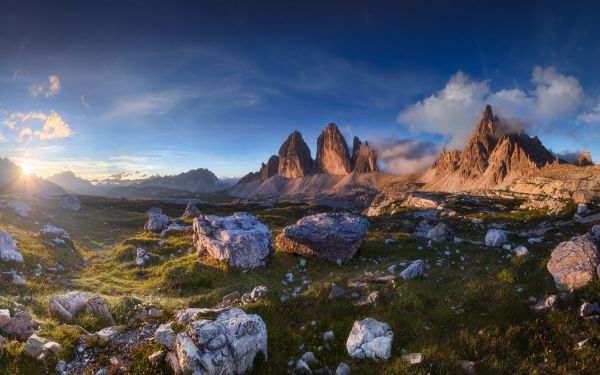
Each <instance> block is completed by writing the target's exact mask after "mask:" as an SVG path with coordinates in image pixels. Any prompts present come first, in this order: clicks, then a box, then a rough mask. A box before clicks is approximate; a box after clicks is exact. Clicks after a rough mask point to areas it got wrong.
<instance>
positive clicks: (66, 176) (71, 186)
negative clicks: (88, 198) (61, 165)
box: [46, 171, 108, 195]
mask: <svg viewBox="0 0 600 375" xmlns="http://www.w3.org/2000/svg"><path fill="white" fill-rule="evenodd" d="M46 179H47V180H48V181H51V182H53V183H55V184H56V185H58V186H60V187H62V188H63V189H64V190H65V191H66V192H67V193H69V194H81V195H105V194H106V192H107V190H108V189H107V188H106V187H102V186H96V185H94V184H92V183H91V182H89V181H88V180H86V179H83V178H81V177H78V176H76V175H75V173H73V172H71V171H66V172H61V173H57V174H55V175H53V176H50V177H47V178H46Z"/></svg>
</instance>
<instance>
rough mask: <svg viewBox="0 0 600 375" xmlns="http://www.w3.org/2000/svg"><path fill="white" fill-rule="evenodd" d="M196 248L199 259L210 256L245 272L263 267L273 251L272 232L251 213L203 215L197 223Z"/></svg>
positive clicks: (195, 225) (195, 233)
mask: <svg viewBox="0 0 600 375" xmlns="http://www.w3.org/2000/svg"><path fill="white" fill-rule="evenodd" d="M193 227H194V244H195V246H196V250H197V252H198V254H199V255H202V254H208V255H209V256H210V257H211V258H213V259H216V260H219V261H227V262H228V263H229V264H230V265H231V266H233V267H238V268H242V269H248V268H256V267H259V266H262V265H264V263H265V258H266V257H267V256H268V255H269V250H270V248H271V246H272V245H271V231H270V230H269V228H267V226H266V225H264V224H263V223H261V222H260V221H258V219H257V218H256V217H255V216H254V215H251V214H249V213H245V212H237V213H235V214H233V215H231V216H226V217H222V216H213V215H202V216H200V217H198V218H196V219H194V225H193Z"/></svg>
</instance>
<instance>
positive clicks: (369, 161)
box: [351, 137, 379, 173]
mask: <svg viewBox="0 0 600 375" xmlns="http://www.w3.org/2000/svg"><path fill="white" fill-rule="evenodd" d="M351 163H352V170H353V171H354V172H356V173H371V172H377V171H379V168H378V167H377V154H376V153H375V150H372V149H370V148H369V142H365V143H362V142H361V141H360V139H359V138H358V137H354V142H353V144H352V160H351Z"/></svg>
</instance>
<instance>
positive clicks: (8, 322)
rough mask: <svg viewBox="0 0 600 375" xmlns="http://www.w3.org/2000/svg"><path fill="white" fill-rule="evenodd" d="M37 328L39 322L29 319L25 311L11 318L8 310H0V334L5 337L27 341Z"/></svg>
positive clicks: (29, 316)
mask: <svg viewBox="0 0 600 375" xmlns="http://www.w3.org/2000/svg"><path fill="white" fill-rule="evenodd" d="M39 326H40V322H38V321H37V320H33V319H31V315H30V314H29V312H28V311H27V310H23V311H18V312H16V313H15V314H14V316H12V317H11V315H10V311H9V310H5V309H1V310H0V332H2V334H4V335H6V336H9V337H14V338H17V339H19V340H27V338H28V337H29V336H31V334H32V333H33V332H34V331H35V330H36V329H38V328H39Z"/></svg>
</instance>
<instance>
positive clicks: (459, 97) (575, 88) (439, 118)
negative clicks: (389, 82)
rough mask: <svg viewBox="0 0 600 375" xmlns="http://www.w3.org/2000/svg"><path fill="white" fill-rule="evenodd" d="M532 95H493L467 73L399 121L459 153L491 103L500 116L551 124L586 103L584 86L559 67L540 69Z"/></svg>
mask: <svg viewBox="0 0 600 375" xmlns="http://www.w3.org/2000/svg"><path fill="white" fill-rule="evenodd" d="M531 82H532V83H533V84H534V86H535V87H534V89H533V90H532V91H531V92H529V93H527V92H525V91H523V90H520V89H517V88H512V89H502V90H499V91H497V92H492V91H491V90H490V85H489V81H488V80H483V81H475V80H472V79H470V78H469V77H468V76H467V75H465V74H464V73H462V72H458V73H456V74H455V75H453V76H452V77H451V78H450V80H449V81H448V83H446V85H445V87H444V88H443V89H442V90H440V91H438V92H437V93H435V94H433V95H431V96H429V97H427V98H425V99H423V100H421V101H418V102H416V103H414V104H412V105H410V106H408V107H407V108H405V109H404V110H403V111H402V112H400V114H399V115H398V122H399V123H401V124H405V125H407V126H408V128H409V129H410V130H411V131H413V132H426V133H435V134H440V135H442V136H443V137H444V138H445V139H446V141H447V143H448V146H449V147H456V148H460V147H462V146H463V145H464V142H465V141H466V139H467V138H468V136H469V134H470V132H471V130H472V129H473V124H474V123H475V121H476V120H477V119H478V118H479V116H480V114H481V112H482V111H483V109H484V107H485V105H486V104H491V105H492V107H493V108H494V112H495V113H496V114H499V115H500V117H504V118H505V119H507V118H513V117H525V118H528V119H530V120H534V121H541V122H542V123H546V122H551V121H554V120H557V119H559V118H561V116H564V115H566V114H569V113H572V112H573V111H575V110H576V109H577V108H578V107H579V106H580V105H581V104H582V102H583V99H584V95H583V89H582V88H581V85H580V84H579V82H578V81H577V79H576V78H575V77H572V76H565V75H562V74H559V73H558V72H557V71H556V69H555V68H554V67H549V68H545V69H544V68H541V67H535V68H534V69H533V73H532V79H531Z"/></svg>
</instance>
